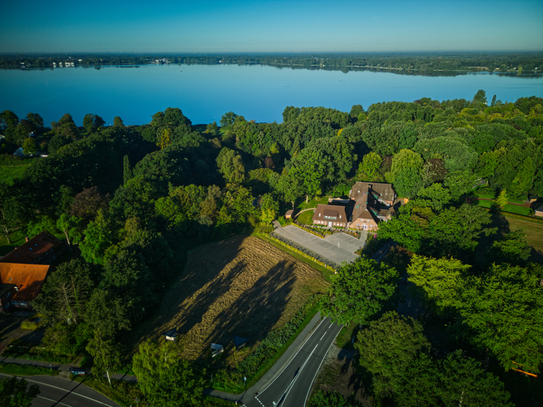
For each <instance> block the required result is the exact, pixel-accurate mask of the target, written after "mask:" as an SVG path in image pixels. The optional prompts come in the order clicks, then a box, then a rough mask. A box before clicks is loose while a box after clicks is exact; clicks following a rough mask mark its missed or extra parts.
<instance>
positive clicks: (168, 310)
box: [128, 236, 244, 345]
mask: <svg viewBox="0 0 543 407" xmlns="http://www.w3.org/2000/svg"><path fill="white" fill-rule="evenodd" d="M243 240H244V237H242V236H236V237H234V238H231V239H227V240H223V241H220V242H215V243H211V244H208V245H205V246H202V247H199V248H197V249H196V251H199V252H201V253H202V257H203V256H205V257H204V258H202V257H200V256H199V255H194V253H193V255H192V256H191V255H189V259H188V260H187V263H186V265H185V269H184V271H183V274H182V275H181V277H180V278H179V279H178V280H177V281H175V282H174V283H173V284H172V286H171V287H170V288H169V290H168V291H167V292H166V294H165V296H164V298H163V300H162V302H161V304H160V307H159V309H158V310H157V311H156V312H155V314H154V315H153V316H152V317H150V318H149V319H148V320H147V321H145V322H143V323H142V324H140V325H139V326H138V327H136V328H135V329H134V330H133V331H132V333H131V335H130V338H129V339H128V343H129V344H130V345H135V344H137V343H138V342H141V340H142V338H146V337H157V336H159V335H162V334H163V333H164V332H166V331H167V330H169V329H171V328H177V329H178V332H181V333H186V332H188V331H189V330H190V329H191V328H192V327H193V326H194V325H195V324H197V323H198V322H199V321H201V320H202V317H203V315H204V314H205V313H206V312H207V310H208V309H209V307H210V306H211V304H212V303H213V302H214V301H215V300H216V299H217V297H218V296H220V295H221V293H225V292H227V291H228V290H229V289H230V288H231V285H232V284H233V283H234V281H235V279H236V278H237V276H238V275H239V274H240V273H241V272H242V271H243V267H244V264H243V263H242V262H239V263H238V264H237V265H235V266H234V268H233V269H232V270H230V271H229V272H225V271H224V270H225V268H227V267H228V265H229V264H230V263H232V262H233V261H234V260H235V258H236V257H237V256H238V254H239V252H240V245H241V243H242V242H243ZM218 250H220V251H221V254H220V255H218V256H213V253H215V252H216V251H218ZM198 254H200V253H198ZM206 286H207V287H206ZM204 287H206V288H205V289H204ZM192 297H194V298H193V299H192ZM186 302H188V306H187V305H184V303H186ZM184 307H186V309H183V308H184ZM181 311H182V313H181Z"/></svg>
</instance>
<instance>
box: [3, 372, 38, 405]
mask: <svg viewBox="0 0 543 407" xmlns="http://www.w3.org/2000/svg"><path fill="white" fill-rule="evenodd" d="M40 393H41V392H40V389H39V387H38V385H37V384H33V385H30V386H29V385H28V382H27V381H26V380H25V379H22V378H21V379H19V378H17V377H15V376H14V377H12V378H10V379H2V380H0V404H2V406H3V407H30V406H31V405H32V400H34V399H35V398H36V396H37V395H38V394H40Z"/></svg>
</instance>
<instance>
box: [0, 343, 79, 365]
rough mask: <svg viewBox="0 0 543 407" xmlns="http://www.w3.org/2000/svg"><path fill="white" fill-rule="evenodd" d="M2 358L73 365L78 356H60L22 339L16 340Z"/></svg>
mask: <svg viewBox="0 0 543 407" xmlns="http://www.w3.org/2000/svg"><path fill="white" fill-rule="evenodd" d="M2 356H4V357H8V358H17V359H26V360H41V361H44V362H53V363H62V364H65V363H73V362H74V361H75V360H76V359H77V356H67V355H59V354H56V353H53V352H50V351H48V350H47V349H43V348H41V347H39V346H36V345H35V344H33V343H29V342H25V341H23V340H22V339H15V340H14V341H13V342H11V344H10V345H9V346H8V348H6V349H5V350H4V352H2Z"/></svg>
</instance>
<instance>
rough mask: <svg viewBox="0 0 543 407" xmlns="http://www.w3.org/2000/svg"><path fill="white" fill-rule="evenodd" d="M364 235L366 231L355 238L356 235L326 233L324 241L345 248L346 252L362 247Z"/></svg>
mask: <svg viewBox="0 0 543 407" xmlns="http://www.w3.org/2000/svg"><path fill="white" fill-rule="evenodd" d="M366 235H367V233H364V235H363V236H361V238H360V239H357V238H356V237H352V236H350V235H347V234H345V233H334V234H333V235H326V237H325V238H324V241H325V242H329V243H331V244H333V245H334V246H337V247H340V248H342V249H344V250H347V251H348V252H351V253H354V252H356V251H357V250H358V249H360V248H362V247H364V243H365V242H366Z"/></svg>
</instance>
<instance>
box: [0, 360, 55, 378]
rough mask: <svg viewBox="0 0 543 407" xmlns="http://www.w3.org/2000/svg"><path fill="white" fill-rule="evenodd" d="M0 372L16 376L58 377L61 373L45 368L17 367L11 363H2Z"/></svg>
mask: <svg viewBox="0 0 543 407" xmlns="http://www.w3.org/2000/svg"><path fill="white" fill-rule="evenodd" d="M0 372H2V373H5V374H11V375H14V376H38V375H47V376H57V375H58V373H59V371H58V370H51V369H47V368H44V367H39V366H28V365H15V364H10V363H0Z"/></svg>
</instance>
